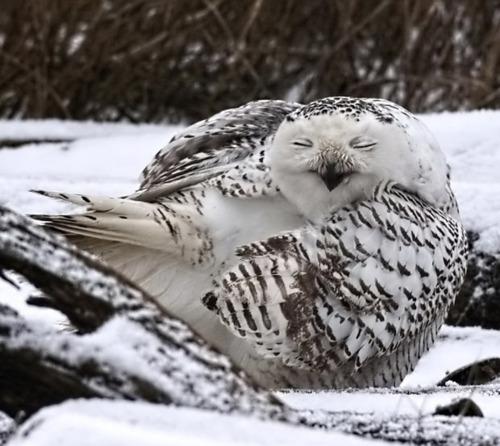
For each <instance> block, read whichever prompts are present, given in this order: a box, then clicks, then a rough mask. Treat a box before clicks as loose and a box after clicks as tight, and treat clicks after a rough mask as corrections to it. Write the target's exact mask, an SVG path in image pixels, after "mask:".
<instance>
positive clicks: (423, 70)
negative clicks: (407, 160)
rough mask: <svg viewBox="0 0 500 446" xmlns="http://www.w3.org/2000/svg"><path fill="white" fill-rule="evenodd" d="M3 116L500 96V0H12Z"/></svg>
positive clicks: (168, 113) (471, 100)
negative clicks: (267, 100)
mask: <svg viewBox="0 0 500 446" xmlns="http://www.w3.org/2000/svg"><path fill="white" fill-rule="evenodd" d="M1 3H2V7H1V12H0V116H2V117H5V118H9V117H24V118H42V117H44V118H45V117H59V118H71V119H98V120H119V119H128V120H131V121H162V120H172V119H181V118H183V119H187V120H194V119H199V118H202V117H205V116H207V115H210V114H212V113H213V112H215V111H217V110H220V109H222V108H226V107H230V106H234V105H237V104H240V103H243V102H246V101H249V100H252V99H255V98H264V97H273V98H291V99H296V100H299V101H309V100H312V99H315V98H318V97H323V96H328V95H355V96H381V97H385V98H388V99H392V100H394V101H396V102H399V103H401V104H403V105H405V106H406V107H408V108H409V109H411V110H412V111H415V112H421V111H437V110H442V109H460V108H465V109H472V108H480V107H490V108H491V107H493V108H495V107H497V106H498V104H500V75H499V73H500V69H499V68H500V67H499V65H500V58H499V56H500V26H499V25H498V24H499V23H500V1H497V0H485V1H476V0H454V1H447V0H418V1H416V0H380V1H373V0H307V1H303V0H71V1H68V0H23V1H19V0H2V2H1Z"/></svg>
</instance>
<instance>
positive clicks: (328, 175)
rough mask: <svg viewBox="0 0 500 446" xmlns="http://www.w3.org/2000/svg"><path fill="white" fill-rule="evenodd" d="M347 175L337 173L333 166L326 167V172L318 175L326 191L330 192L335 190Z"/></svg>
mask: <svg viewBox="0 0 500 446" xmlns="http://www.w3.org/2000/svg"><path fill="white" fill-rule="evenodd" d="M348 175H349V173H348V172H339V171H338V170H337V169H335V167H334V166H328V167H327V168H326V170H324V171H323V173H321V174H320V177H321V179H322V180H323V183H325V185H326V187H327V188H328V190H329V191H331V190H333V189H335V188H336V187H337V186H338V185H339V184H340V183H341V182H342V180H343V179H344V178H345V177H347V176H348Z"/></svg>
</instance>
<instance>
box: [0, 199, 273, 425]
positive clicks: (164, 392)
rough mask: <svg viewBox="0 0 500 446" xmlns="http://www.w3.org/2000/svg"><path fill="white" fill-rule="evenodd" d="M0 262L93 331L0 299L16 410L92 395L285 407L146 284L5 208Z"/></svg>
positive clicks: (7, 378) (249, 408)
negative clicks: (36, 320) (49, 322)
mask: <svg viewBox="0 0 500 446" xmlns="http://www.w3.org/2000/svg"><path fill="white" fill-rule="evenodd" d="M0 270H12V271H15V272H17V273H19V274H21V275H23V276H24V277H26V278H27V279H28V280H29V281H30V282H31V283H32V284H34V285H35V286H36V287H37V288H38V289H40V290H41V291H43V292H44V293H46V294H47V295H48V296H49V297H50V298H51V302H52V305H53V306H54V307H55V308H58V309H59V310H60V311H61V312H62V313H64V314H65V315H66V316H67V317H68V319H69V320H70V321H71V323H72V324H73V325H74V326H75V328H76V329H77V330H79V331H80V332H82V333H86V335H78V334H74V333H68V332H60V331H57V330H56V329H55V328H51V327H46V326H42V325H40V326H39V325H36V324H33V323H31V324H28V323H27V322H26V321H25V320H23V318H21V317H20V316H19V315H18V314H17V313H15V312H13V311H12V310H9V309H8V308H7V307H5V306H2V307H0V363H1V364H2V367H1V369H0V387H1V388H2V389H8V390H6V391H3V390H2V392H1V393H0V410H3V411H5V412H6V413H7V414H9V415H11V416H16V415H17V414H18V412H24V413H25V414H28V415H29V414H32V413H33V412H35V411H36V410H38V409H40V408H42V407H44V406H46V405H49V404H54V403H58V402H61V401H63V400H65V399H69V398H75V397H84V398H85V397H91V396H101V397H106V398H125V399H140V400H144V401H150V402H159V403H163V404H177V405H184V406H194V407H204V408H207V409H212V410H219V411H224V412H227V411H238V412H242V413H249V412H254V411H257V412H258V411H259V410H263V411H264V413H268V412H269V411H276V410H277V408H279V407H281V405H280V403H279V402H278V401H277V400H276V399H275V398H274V397H273V396H272V395H270V394H268V393H267V392H264V391H260V390H258V389H256V388H255V387H254V386H253V384H252V383H251V382H250V381H249V380H248V379H246V377H244V375H243V373H242V372H241V371H240V370H237V369H235V368H234V367H233V365H232V364H231V363H230V361H229V360H228V359H227V358H226V357H224V356H223V355H221V354H220V353H218V352H217V351H215V350H214V349H213V348H211V347H210V346H209V345H208V344H206V343H205V342H204V341H203V340H201V339H200V338H199V337H198V336H197V335H196V334H195V333H193V332H192V331H191V330H190V329H189V328H188V327H187V326H186V325H185V324H183V323H182V322H180V321H178V320H176V319H174V318H172V317H170V316H169V315H168V314H166V313H165V312H164V311H163V310H162V309H161V308H160V307H158V306H157V305H156V303H155V302H154V300H153V299H152V298H151V297H150V296H148V295H147V294H146V293H145V292H144V291H142V290H140V289H139V288H138V287H136V286H135V285H134V284H132V283H131V282H130V281H128V280H127V279H125V278H124V277H121V276H120V275H119V274H117V273H116V272H114V271H112V270H111V269H109V268H108V267H106V266H104V265H103V264H102V263H100V262H98V261H97V260H95V259H94V258H92V257H90V256H89V255H86V254H84V253H82V252H80V251H78V250H77V249H76V248H74V247H72V246H71V245H69V244H68V243H67V242H66V241H65V240H64V239H63V238H61V237H59V236H55V235H52V234H50V233H48V232H47V231H45V230H44V229H43V228H41V227H38V226H36V225H35V224H34V223H32V222H31V221H30V220H28V219H27V218H25V217H22V216H20V215H17V214H15V213H13V212H12V211H9V210H7V209H4V208H0ZM4 364H6V365H7V364H8V366H5V367H4ZM27 392H28V393H29V395H28V394H27Z"/></svg>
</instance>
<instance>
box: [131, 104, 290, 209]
mask: <svg viewBox="0 0 500 446" xmlns="http://www.w3.org/2000/svg"><path fill="white" fill-rule="evenodd" d="M298 107H300V104H297V103H292V102H286V101H278V100H261V101H254V102H249V103H248V104H245V105H243V106H241V107H238V108H233V109H229V110H224V111H222V112H220V113H218V114H216V115H214V116H212V117H211V118H208V119H206V120H204V121H200V122H198V123H196V124H193V125H191V126H190V127H188V128H187V129H186V130H184V131H183V132H181V133H179V134H177V135H176V136H174V137H173V138H172V140H171V141H170V142H169V143H168V144H167V145H166V146H165V147H164V148H163V149H162V150H160V151H159V152H158V153H157V154H156V156H155V157H154V159H153V161H151V163H150V164H149V165H147V166H146V167H145V169H144V170H143V172H142V174H141V178H140V180H141V184H140V187H139V190H138V191H137V192H136V193H135V194H133V195H131V196H130V197H128V198H132V199H136V200H140V201H153V200H155V199H156V198H159V197H162V196H166V195H170V194H171V193H173V192H175V191H177V190H180V189H183V188H185V187H189V186H192V185H194V184H198V183H200V182H202V181H206V180H207V179H210V178H215V177H220V176H222V175H229V176H232V177H233V179H234V180H236V179H238V180H239V179H240V178H239V177H240V176H241V177H242V178H241V179H242V180H243V181H242V182H243V183H244V182H245V181H246V176H244V175H245V173H242V172H243V171H244V170H245V169H244V167H245V166H244V165H245V164H246V163H248V164H252V169H248V171H249V172H250V174H251V175H253V177H254V178H253V179H251V180H253V182H254V183H256V182H257V181H256V178H255V176H256V175H259V172H260V173H261V174H262V173H265V172H266V171H267V170H268V168H267V166H266V164H265V161H264V157H265V152H266V150H267V148H268V147H269V143H270V140H271V138H272V136H273V135H274V133H275V132H276V130H277V129H278V127H279V125H280V124H281V122H282V121H283V119H284V118H285V117H286V115H287V114H289V113H290V112H292V111H293V110H295V109H296V108H298ZM255 167H256V168H257V169H255ZM235 176H236V177H238V178H235ZM222 179H224V178H222ZM214 181H216V180H214ZM264 182H265V181H264ZM227 183H228V184H224V182H223V181H222V183H221V182H220V181H219V183H216V184H215V185H216V186H217V187H219V188H220V189H221V190H222V191H223V193H228V194H234V193H236V192H234V190H232V189H231V186H230V183H231V182H227ZM243 187H244V186H243ZM229 189H231V190H229Z"/></svg>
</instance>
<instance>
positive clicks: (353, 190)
mask: <svg viewBox="0 0 500 446" xmlns="http://www.w3.org/2000/svg"><path fill="white" fill-rule="evenodd" d="M270 164H271V174H272V175H273V177H274V179H275V181H276V182H277V184H278V185H279V186H280V188H281V190H282V191H283V193H284V195H285V196H287V198H288V199H289V200H290V201H292V202H296V201H297V200H298V201H300V202H301V204H298V206H299V207H304V206H305V209H304V214H307V213H308V209H307V208H308V207H309V206H313V207H314V209H313V211H314V212H315V211H316V210H317V209H316V207H317V206H318V205H319V206H325V205H326V206H328V205H327V204H325V201H326V202H331V203H333V204H334V206H343V205H345V204H347V203H350V202H352V201H354V200H357V199H361V198H367V197H369V196H370V193H371V192H372V190H373V188H374V187H375V186H376V185H377V184H378V183H379V182H381V181H384V180H392V181H395V182H397V183H399V184H400V185H401V186H403V187H404V188H406V189H408V190H409V191H412V192H414V193H416V194H417V195H419V196H420V197H421V198H422V199H424V200H425V201H427V202H429V203H430V204H432V205H434V206H437V207H442V206H443V204H444V202H443V200H446V199H447V193H446V185H447V166H446V160H445V157H444V154H443V153H442V151H441V150H440V148H439V145H438V143H437V141H436V140H435V138H434V137H433V136H432V134H431V133H430V132H429V130H428V129H427V128H426V127H425V126H424V124H423V123H421V122H420V121H419V120H418V119H417V118H416V117H415V116H413V115H412V114H410V113H409V112H408V111H406V110H405V109H403V108H402V107H399V106H397V105H396V104H393V103H391V102H389V101H384V100H379V99H358V98H347V97H333V98H326V99H322V100H319V101H315V102H312V103H310V104H308V105H305V106H303V107H301V108H300V109H297V110H296V111H294V112H293V113H291V114H290V115H288V117H287V118H286V119H285V121H284V122H283V123H282V124H281V126H280V127H279V129H278V131H277V133H276V135H275V138H274V140H273V144H272V148H271V151H270ZM305 183H307V184H308V186H307V187H306V184H305ZM294 184H295V185H294ZM298 184H301V188H303V189H308V190H307V191H306V190H304V191H303V192H301V191H297V185H298ZM297 193H298V194H299V197H295V198H293V197H292V195H297ZM301 194H308V195H309V201H310V203H309V204H307V203H305V204H304V203H302V202H303V201H304V198H306V197H301V196H300V195H301ZM315 198H318V201H319V202H321V203H322V204H319V203H314V200H315Z"/></svg>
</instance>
